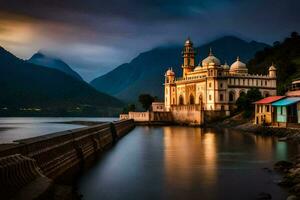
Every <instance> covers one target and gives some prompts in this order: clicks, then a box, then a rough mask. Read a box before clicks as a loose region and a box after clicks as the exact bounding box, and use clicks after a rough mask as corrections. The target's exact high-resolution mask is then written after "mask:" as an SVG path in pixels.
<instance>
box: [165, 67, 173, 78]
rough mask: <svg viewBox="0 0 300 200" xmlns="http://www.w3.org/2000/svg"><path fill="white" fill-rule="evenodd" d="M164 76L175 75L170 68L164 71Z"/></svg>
mask: <svg viewBox="0 0 300 200" xmlns="http://www.w3.org/2000/svg"><path fill="white" fill-rule="evenodd" d="M165 76H175V72H173V69H172V68H170V69H168V70H167V71H166V74H165Z"/></svg>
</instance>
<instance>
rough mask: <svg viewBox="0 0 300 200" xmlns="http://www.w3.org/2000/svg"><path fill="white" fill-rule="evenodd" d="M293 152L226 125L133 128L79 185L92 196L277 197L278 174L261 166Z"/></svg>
mask: <svg viewBox="0 0 300 200" xmlns="http://www.w3.org/2000/svg"><path fill="white" fill-rule="evenodd" d="M297 151H298V147H297V146H296V145H294V144H292V145H291V144H288V143H285V142H278V141H277V140H276V138H272V137H261V136H255V135H253V134H246V133H242V132H238V131H233V130H230V129H224V130H213V129H200V128H192V127H137V128H135V129H134V130H133V131H132V132H131V133H130V134H129V135H127V136H126V137H124V138H123V139H122V140H121V141H120V142H119V143H118V144H117V145H116V147H115V148H114V149H113V150H111V151H108V152H107V154H105V156H104V158H102V159H101V160H99V162H98V163H97V164H96V165H95V166H94V167H93V168H92V169H89V170H88V171H86V172H85V173H84V174H83V175H82V176H81V177H80V179H79V180H78V186H79V191H80V192H81V193H82V194H83V195H84V199H91V200H94V199H95V200H96V199H98V197H102V198H101V199H113V200H114V199H205V200H206V199H208V200H210V199H231V200H235V199H237V200H240V199H243V200H244V199H245V200H247V199H249V200H250V199H256V197H257V195H258V194H259V193H261V192H267V193H270V194H272V199H278V200H279V199H284V198H285V197H286V192H285V191H284V190H282V189H281V188H279V187H278V186H277V185H276V184H274V183H273V180H274V179H275V178H276V176H277V175H276V174H275V173H274V172H271V173H270V172H268V171H266V170H263V168H265V167H268V168H272V165H273V163H274V162H276V161H277V160H282V159H288V158H289V157H290V156H291V155H295V153H296V152H297ZM117 163H118V164H117ZM112 169H113V170H112ZM112 171H114V172H112ZM100 174H101V175H100ZM124 183H126V184H125V185H124Z"/></svg>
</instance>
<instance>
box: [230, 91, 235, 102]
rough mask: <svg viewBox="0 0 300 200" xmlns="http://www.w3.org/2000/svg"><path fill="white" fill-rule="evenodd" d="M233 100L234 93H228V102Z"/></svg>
mask: <svg viewBox="0 0 300 200" xmlns="http://www.w3.org/2000/svg"><path fill="white" fill-rule="evenodd" d="M234 100H235V92H234V91H230V92H229V101H234Z"/></svg>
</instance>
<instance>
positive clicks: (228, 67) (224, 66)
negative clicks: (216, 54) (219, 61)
mask: <svg viewBox="0 0 300 200" xmlns="http://www.w3.org/2000/svg"><path fill="white" fill-rule="evenodd" d="M222 67H223V69H225V70H229V69H230V66H229V65H228V64H227V62H225V64H224V65H223V66H222Z"/></svg>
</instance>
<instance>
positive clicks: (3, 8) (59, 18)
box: [0, 0, 300, 80]
mask: <svg viewBox="0 0 300 200" xmlns="http://www.w3.org/2000/svg"><path fill="white" fill-rule="evenodd" d="M2 1H3V2H2V3H1V4H0V45H3V46H8V47H9V50H12V51H13V52H14V53H16V54H17V55H18V56H21V57H23V58H26V57H30V56H31V54H33V53H34V52H35V51H37V50H39V49H45V50H47V51H48V52H51V54H58V55H56V56H58V57H61V58H63V59H64V60H66V61H67V62H68V63H70V64H71V65H72V66H73V67H74V68H75V70H77V71H79V72H80V73H81V74H82V75H83V76H84V78H85V79H86V80H91V79H92V78H95V77H96V76H99V75H101V74H103V73H105V72H107V71H109V70H111V69H112V68H113V67H115V66H117V65H118V64H121V63H123V62H128V61H130V60H131V59H132V58H133V57H134V56H136V55H138V54H139V53H140V52H142V51H145V50H149V49H151V48H154V47H156V46H159V45H162V44H166V43H180V44H181V43H182V42H183V41H184V39H185V38H186V37H187V36H191V37H192V39H193V40H194V42H195V43H196V44H202V43H205V42H207V41H208V40H212V39H214V38H216V37H218V36H222V35H225V34H234V35H239V36H241V37H243V38H249V39H254V40H258V41H264V42H268V43H272V42H273V41H275V40H280V39H282V38H283V37H285V36H286V35H287V34H289V33H290V32H291V31H294V30H296V31H300V30H299V29H300V26H299V21H300V14H299V12H298V10H299V9H300V2H299V1H298V0H277V1H274V0H264V1H261V0H252V1H247V0H214V1H211V0H189V1H182V0H110V1H103V0H101V1H100V0H85V1H82V0H63V1H61V0H43V1H40V0H27V1H24V0H2Z"/></svg>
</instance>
